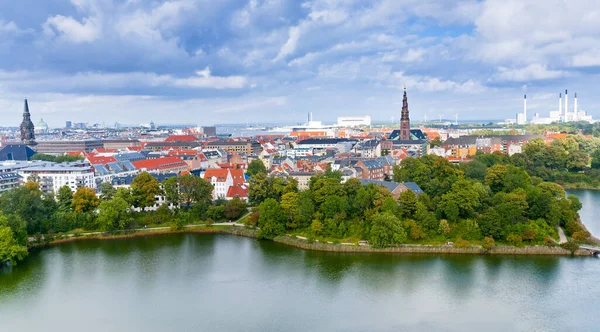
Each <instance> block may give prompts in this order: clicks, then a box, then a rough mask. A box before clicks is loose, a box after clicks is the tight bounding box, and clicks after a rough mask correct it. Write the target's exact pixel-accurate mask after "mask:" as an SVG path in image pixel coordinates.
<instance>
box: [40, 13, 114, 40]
mask: <svg viewBox="0 0 600 332" xmlns="http://www.w3.org/2000/svg"><path fill="white" fill-rule="evenodd" d="M43 28H44V32H45V33H46V34H47V35H50V36H55V35H58V36H59V38H62V39H64V40H66V41H69V42H73V43H89V42H93V41H95V40H97V39H98V38H100V36H101V35H102V26H101V23H100V20H99V19H98V18H96V17H86V18H84V19H83V20H82V22H79V21H77V20H76V19H74V18H72V17H65V16H62V15H56V16H54V17H50V18H48V20H46V23H44V26H43Z"/></svg>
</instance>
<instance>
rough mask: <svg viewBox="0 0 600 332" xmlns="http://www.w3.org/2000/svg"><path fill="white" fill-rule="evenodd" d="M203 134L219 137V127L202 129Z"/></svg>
mask: <svg viewBox="0 0 600 332" xmlns="http://www.w3.org/2000/svg"><path fill="white" fill-rule="evenodd" d="M202 133H203V134H204V135H206V136H217V127H214V126H212V127H202Z"/></svg>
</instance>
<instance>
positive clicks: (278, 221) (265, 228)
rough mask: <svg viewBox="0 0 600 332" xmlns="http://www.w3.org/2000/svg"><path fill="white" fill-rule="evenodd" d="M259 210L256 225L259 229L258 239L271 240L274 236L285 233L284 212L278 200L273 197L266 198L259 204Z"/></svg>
mask: <svg viewBox="0 0 600 332" xmlns="http://www.w3.org/2000/svg"><path fill="white" fill-rule="evenodd" d="M259 211H260V217H259V218H258V227H259V228H260V230H259V231H258V234H257V237H258V238H259V239H269V240H272V239H273V238H275V237H276V236H278V235H282V234H284V233H285V213H284V212H283V210H282V209H281V206H280V205H279V202H277V201H276V200H275V199H273V198H268V199H267V200H265V201H264V202H262V203H261V204H260V206H259Z"/></svg>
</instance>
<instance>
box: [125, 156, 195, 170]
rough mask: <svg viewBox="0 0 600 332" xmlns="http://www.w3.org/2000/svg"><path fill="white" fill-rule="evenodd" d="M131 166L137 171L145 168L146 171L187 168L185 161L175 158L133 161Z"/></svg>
mask: <svg viewBox="0 0 600 332" xmlns="http://www.w3.org/2000/svg"><path fill="white" fill-rule="evenodd" d="M132 164H133V166H135V168H137V169H142V168H145V169H148V170H153V169H159V170H161V169H169V168H175V167H187V163H186V162H185V161H183V160H181V158H179V157H175V156H170V157H162V158H156V159H146V160H140V161H134V162H132Z"/></svg>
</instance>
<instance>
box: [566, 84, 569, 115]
mask: <svg viewBox="0 0 600 332" xmlns="http://www.w3.org/2000/svg"><path fill="white" fill-rule="evenodd" d="M565 122H569V92H568V91H567V90H565Z"/></svg>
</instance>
